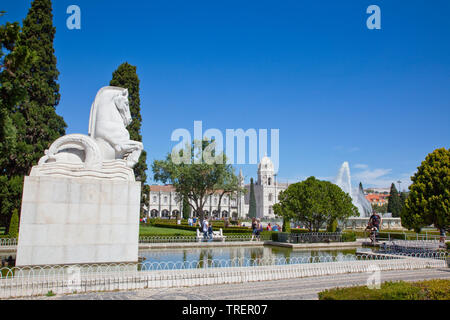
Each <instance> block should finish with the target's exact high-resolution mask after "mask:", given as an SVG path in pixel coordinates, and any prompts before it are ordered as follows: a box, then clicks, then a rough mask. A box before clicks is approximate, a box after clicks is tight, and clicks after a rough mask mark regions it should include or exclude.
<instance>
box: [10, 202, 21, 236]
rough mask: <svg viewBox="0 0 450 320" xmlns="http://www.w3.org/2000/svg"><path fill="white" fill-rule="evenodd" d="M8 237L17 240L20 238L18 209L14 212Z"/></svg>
mask: <svg viewBox="0 0 450 320" xmlns="http://www.w3.org/2000/svg"><path fill="white" fill-rule="evenodd" d="M8 237H10V238H13V239H17V237H19V214H18V213H17V209H14V210H13V214H12V218H11V223H10V225H9V230H8Z"/></svg>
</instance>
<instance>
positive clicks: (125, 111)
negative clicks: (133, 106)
mask: <svg viewBox="0 0 450 320" xmlns="http://www.w3.org/2000/svg"><path fill="white" fill-rule="evenodd" d="M114 104H115V105H116V108H117V110H119V113H120V115H121V117H122V119H123V124H124V125H125V127H126V126H128V125H129V124H130V123H131V121H132V119H131V113H130V105H129V102H128V89H125V90H123V91H122V93H119V94H118V95H117V96H116V97H115V98H114Z"/></svg>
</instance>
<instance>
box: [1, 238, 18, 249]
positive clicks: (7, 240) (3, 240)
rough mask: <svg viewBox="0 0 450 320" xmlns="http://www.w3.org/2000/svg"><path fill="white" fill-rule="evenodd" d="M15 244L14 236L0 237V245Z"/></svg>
mask: <svg viewBox="0 0 450 320" xmlns="http://www.w3.org/2000/svg"><path fill="white" fill-rule="evenodd" d="M13 246H17V239H16V238H0V247H13Z"/></svg>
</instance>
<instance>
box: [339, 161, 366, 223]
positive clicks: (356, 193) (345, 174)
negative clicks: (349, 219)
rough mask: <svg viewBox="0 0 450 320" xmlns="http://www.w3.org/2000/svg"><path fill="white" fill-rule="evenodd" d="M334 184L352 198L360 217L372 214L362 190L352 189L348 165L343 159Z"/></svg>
mask: <svg viewBox="0 0 450 320" xmlns="http://www.w3.org/2000/svg"><path fill="white" fill-rule="evenodd" d="M335 184H336V185H338V186H339V187H340V188H341V189H342V190H343V191H344V192H346V193H348V194H349V195H350V197H351V198H352V201H353V204H354V205H355V207H357V208H358V211H359V216H360V217H370V216H371V214H372V206H371V205H370V202H369V201H367V199H366V197H365V196H364V191H363V190H361V189H360V188H357V189H353V188H352V183H351V176H350V166H349V165H348V162H347V161H345V162H344V163H343V164H342V166H341V168H340V169H339V172H338V174H337V176H336V181H335Z"/></svg>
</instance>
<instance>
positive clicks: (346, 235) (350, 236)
mask: <svg viewBox="0 0 450 320" xmlns="http://www.w3.org/2000/svg"><path fill="white" fill-rule="evenodd" d="M341 239H342V242H354V241H356V233H355V232H343V233H342V235H341Z"/></svg>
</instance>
